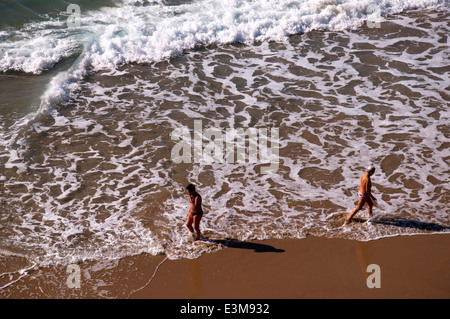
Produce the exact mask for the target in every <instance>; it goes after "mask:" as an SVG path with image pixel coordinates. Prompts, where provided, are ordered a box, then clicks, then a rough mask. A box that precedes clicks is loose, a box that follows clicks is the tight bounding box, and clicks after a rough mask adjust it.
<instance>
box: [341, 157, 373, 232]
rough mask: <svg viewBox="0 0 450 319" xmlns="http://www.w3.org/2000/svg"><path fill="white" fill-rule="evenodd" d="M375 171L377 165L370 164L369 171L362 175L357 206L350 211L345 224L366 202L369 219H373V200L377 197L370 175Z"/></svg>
mask: <svg viewBox="0 0 450 319" xmlns="http://www.w3.org/2000/svg"><path fill="white" fill-rule="evenodd" d="M374 173H375V167H374V166H373V165H370V166H369V167H368V168H367V173H364V174H363V176H362V177H361V186H360V187H359V190H358V197H359V201H358V205H357V206H356V207H355V209H354V210H353V211H352V212H351V213H350V215H349V216H348V217H347V219H346V220H345V224H348V223H350V221H351V220H352V218H353V216H355V214H356V213H357V212H358V211H359V210H360V209H362V208H363V207H364V204H365V203H367V206H368V211H369V220H370V219H372V207H373V202H372V200H374V201H376V200H377V199H376V198H375V197H374V196H373V195H372V193H371V188H372V183H371V181H370V176H372V175H373V174H374Z"/></svg>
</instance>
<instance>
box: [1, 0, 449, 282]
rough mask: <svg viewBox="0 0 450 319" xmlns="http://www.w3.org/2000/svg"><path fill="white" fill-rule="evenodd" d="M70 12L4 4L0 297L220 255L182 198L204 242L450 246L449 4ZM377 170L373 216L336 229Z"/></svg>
mask: <svg viewBox="0 0 450 319" xmlns="http://www.w3.org/2000/svg"><path fill="white" fill-rule="evenodd" d="M72 2H73V3H74V4H77V5H78V7H71V8H69V9H70V10H68V5H69V4H68V3H66V2H64V1H39V2H37V1H20V2H16V1H2V2H1V3H0V21H1V22H0V185H1V193H0V196H1V198H0V200H1V210H0V261H1V264H0V272H1V273H0V287H8V286H10V285H12V284H13V283H14V282H15V281H17V280H18V278H21V276H23V275H26V273H27V272H28V270H30V269H34V268H35V267H40V266H52V265H67V264H70V263H76V262H79V261H85V260H117V259H119V258H122V257H126V256H133V255H137V254H140V253H149V254H153V255H157V254H165V255H167V257H168V258H171V259H175V258H195V257H198V256H200V255H201V254H202V253H204V252H207V251H208V252H210V251H211V250H214V249H220V248H221V247H220V245H217V246H208V245H199V244H197V243H193V242H192V241H191V239H190V237H189V236H188V231H187V229H186V227H185V226H184V223H185V220H186V217H187V209H188V204H189V201H188V198H187V196H186V193H185V186H186V185H187V184H188V183H193V184H195V185H196V186H197V189H198V192H199V193H200V194H201V195H202V196H203V202H204V211H205V215H204V217H203V220H202V225H201V227H202V230H203V233H204V235H205V236H206V237H208V238H211V239H219V240H223V239H226V240H241V241H247V240H254V239H269V238H303V237H305V236H307V235H316V236H327V237H339V238H348V239H354V240H362V241H367V240H375V239H379V238H383V237H389V236H398V235H415V234H431V233H449V232H450V218H449V208H448V207H449V195H448V194H449V181H450V170H449V164H450V151H449V147H450V129H449V118H450V108H449V91H450V80H449V72H450V69H449V65H450V63H449V53H450V50H449V37H448V35H449V34H450V32H449V31H450V30H449V21H450V11H449V6H448V1H442V0H440V1H439V0H435V1H413V0H410V1H402V0H396V1H388V0H385V1H380V0H373V1H343V0H341V1H338V0H328V1H312V0H309V1H308V0H299V1H292V0H289V1H288V0H276V1H269V0H253V1H251V0H230V1H219V0H198V1H175V0H173V1H144V0H135V1H133V0H124V1H72ZM73 8H75V9H73ZM229 130H244V131H247V132H258V133H259V140H258V141H261V140H262V139H261V136H262V135H261V134H262V133H261V132H266V133H267V134H266V135H267V139H268V141H267V144H266V145H267V149H266V151H267V152H268V154H266V155H267V156H264V154H262V153H261V152H260V153H258V154H257V155H256V156H254V157H252V154H250V153H251V151H250V148H251V145H252V143H253V140H251V138H250V137H248V138H247V141H246V143H245V145H244V146H245V147H244V148H245V149H246V150H247V152H248V153H249V154H247V155H248V156H247V157H245V158H244V159H241V160H239V159H238V157H233V158H231V159H230V158H226V156H228V155H229V154H230V152H229V149H227V148H226V143H225V140H224V139H223V138H221V137H220V136H225V135H226V133H227V131H229ZM251 130H254V131H251ZM176 132H184V134H185V135H184V136H185V137H186V139H185V140H180V139H178V138H177V136H176V134H175V133H176ZM186 132H187V133H186ZM208 132H209V133H211V132H215V134H213V135H214V137H215V138H214V139H212V137H211V136H210V137H208ZM186 134H187V135H186ZM199 136H200V137H199ZM198 137H199V138H198ZM180 141H184V142H187V144H185V145H188V148H186V149H184V150H185V151H186V150H191V151H192V152H190V153H189V152H185V153H184V155H185V158H184V159H185V160H184V161H181V162H180V160H179V159H177V158H175V157H174V155H173V154H174V150H175V147H176V145H179V144H178V143H179V142H180ZM196 143H197V144H196ZM198 143H200V144H198ZM199 145H200V147H201V148H202V151H203V155H205V153H208V152H209V153H208V154H215V156H216V157H214V158H213V160H209V161H208V160H207V158H203V161H200V160H197V158H196V155H195V154H196V153H195V151H196V149H197V150H198V146H199ZM196 147H197V148H196ZM211 150H216V151H218V152H219V153H214V152H211ZM220 152H222V153H220ZM217 154H219V155H220V156H219V155H217ZM268 158H270V159H271V160H273V161H270V162H269V161H267V159H268ZM220 159H222V160H220ZM226 159H229V160H226ZM271 163H272V164H273V163H275V165H274V166H273V168H274V169H273V170H272V171H270V172H268V173H267V172H266V173H264V172H263V170H262V169H263V168H264V167H266V168H267V167H268V166H270V164H271ZM371 163H373V164H374V165H375V166H376V168H377V170H376V173H375V175H374V176H373V178H372V181H373V194H374V195H375V197H377V199H378V204H377V206H376V207H375V208H374V215H375V219H374V221H373V222H372V223H367V222H365V221H366V219H367V217H368V215H367V211H366V210H364V211H361V212H360V213H359V214H358V215H357V218H356V221H355V223H353V224H351V225H349V226H346V227H343V226H342V224H343V222H344V220H345V217H346V216H347V214H348V213H349V212H350V211H351V210H352V209H353V208H354V206H355V204H356V202H357V190H358V187H359V180H360V177H361V174H362V173H364V170H365V167H367V166H368V165H369V164H371Z"/></svg>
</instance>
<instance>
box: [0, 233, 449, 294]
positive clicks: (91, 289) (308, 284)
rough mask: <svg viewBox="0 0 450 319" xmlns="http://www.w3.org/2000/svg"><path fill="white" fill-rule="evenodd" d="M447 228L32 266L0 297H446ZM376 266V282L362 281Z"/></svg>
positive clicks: (247, 244)
mask: <svg viewBox="0 0 450 319" xmlns="http://www.w3.org/2000/svg"><path fill="white" fill-rule="evenodd" d="M449 244H450V234H438V233H437V234H436V233H434V234H426V235H407V236H395V237H387V238H381V239H377V240H373V241H367V242H361V241H355V240H349V239H341V238H326V237H315V236H308V237H306V238H304V239H269V240H259V241H252V242H237V243H234V244H233V245H230V246H229V247H226V248H224V249H222V250H219V251H217V252H214V253H205V254H204V255H202V256H200V257H198V258H196V259H179V260H170V259H168V258H167V257H166V256H165V255H159V256H152V255H149V254H140V255H136V256H130V257H125V258H122V259H120V260H116V261H95V262H84V263H80V264H79V267H80V288H78V289H75V288H70V287H68V281H69V277H70V276H71V273H70V272H68V271H67V269H66V267H48V268H40V269H37V270H33V271H31V272H30V273H29V274H28V275H27V276H25V277H24V278H22V279H20V280H18V281H17V282H16V283H15V284H13V285H11V286H9V287H7V288H5V289H3V290H0V299H23V298H25V299H28V298H33V299H35V298H37V299H49V298H50V299H59V298H64V299H96V298H101V299H104V298H113V299H310V298H311V299H317V298H321V299H338V298H339V299H346V298H352V299H354V298H357V299H370V298H374V299H385V298H387V299H399V298H401V299H404V298H405V299H416V298H433V299H435V298H437V299H441V298H443V299H448V298H450V274H449V272H448V269H449V268H450V255H449V254H448V247H449ZM373 264H375V265H378V266H379V277H378V279H379V280H378V283H379V284H380V288H369V287H368V284H367V281H368V280H371V279H368V277H369V276H372V277H371V278H372V280H371V281H372V282H375V281H374V278H375V277H374V276H375V271H373V270H370V269H369V268H368V266H369V265H373Z"/></svg>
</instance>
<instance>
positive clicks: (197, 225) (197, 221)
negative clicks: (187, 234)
mask: <svg viewBox="0 0 450 319" xmlns="http://www.w3.org/2000/svg"><path fill="white" fill-rule="evenodd" d="M201 219H202V215H195V216H194V227H195V232H196V233H197V240H199V239H201V236H202V233H201V232H200V220H201ZM191 227H192V226H191Z"/></svg>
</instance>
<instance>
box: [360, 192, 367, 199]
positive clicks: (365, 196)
mask: <svg viewBox="0 0 450 319" xmlns="http://www.w3.org/2000/svg"><path fill="white" fill-rule="evenodd" d="M358 196H359V198H368V197H367V194H363V193H361V192H360V191H358Z"/></svg>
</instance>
